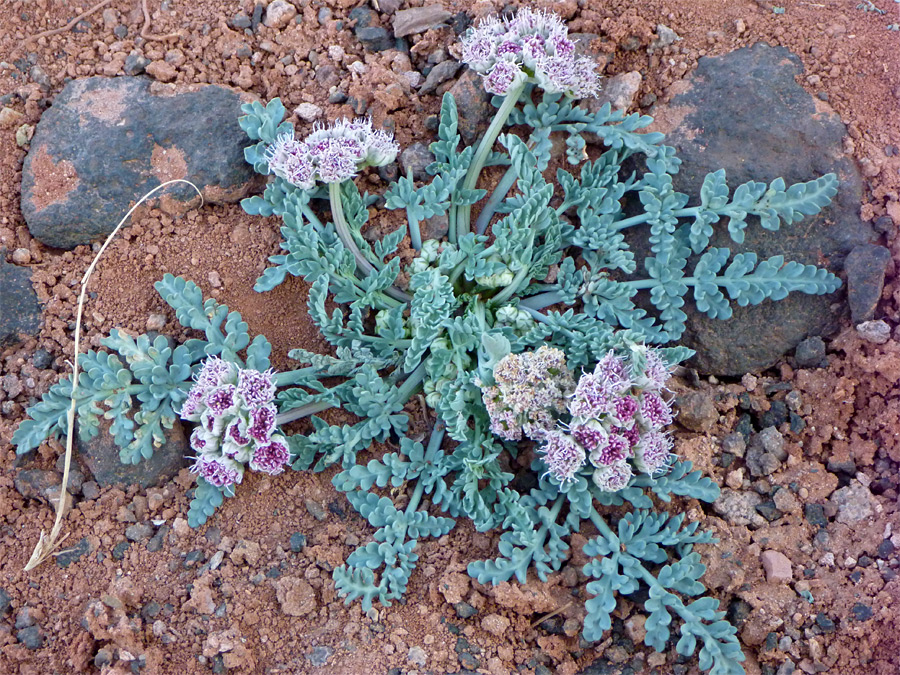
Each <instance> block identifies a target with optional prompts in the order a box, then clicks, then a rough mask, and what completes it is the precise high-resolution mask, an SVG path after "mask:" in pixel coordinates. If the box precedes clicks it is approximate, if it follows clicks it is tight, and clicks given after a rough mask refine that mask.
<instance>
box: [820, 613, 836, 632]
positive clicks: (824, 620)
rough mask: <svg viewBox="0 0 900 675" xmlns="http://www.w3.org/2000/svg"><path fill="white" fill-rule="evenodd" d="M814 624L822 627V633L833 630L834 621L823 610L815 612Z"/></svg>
mask: <svg viewBox="0 0 900 675" xmlns="http://www.w3.org/2000/svg"><path fill="white" fill-rule="evenodd" d="M816 624H817V625H818V626H819V628H821V629H822V632H823V633H833V632H834V628H835V626H834V621H832V620H831V619H830V618H829V617H828V615H827V614H825V613H824V612H819V613H818V614H816Z"/></svg>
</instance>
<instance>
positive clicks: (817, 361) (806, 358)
mask: <svg viewBox="0 0 900 675" xmlns="http://www.w3.org/2000/svg"><path fill="white" fill-rule="evenodd" d="M794 360H795V361H796V362H797V366H798V367H800V368H821V367H824V366H827V365H828V360H827V359H826V358H825V341H824V340H822V338H820V337H819V336H818V335H814V336H812V337H808V338H806V339H805V340H803V342H801V343H800V344H798V345H797V348H796V349H795V350H794Z"/></svg>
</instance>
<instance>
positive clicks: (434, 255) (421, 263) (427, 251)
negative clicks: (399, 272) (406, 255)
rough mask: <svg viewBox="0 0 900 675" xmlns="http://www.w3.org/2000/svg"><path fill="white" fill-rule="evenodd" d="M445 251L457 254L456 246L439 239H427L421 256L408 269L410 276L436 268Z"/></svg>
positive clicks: (414, 259) (423, 244)
mask: <svg viewBox="0 0 900 675" xmlns="http://www.w3.org/2000/svg"><path fill="white" fill-rule="evenodd" d="M444 251H450V252H455V251H456V245H455V244H450V243H448V242H445V241H440V240H438V239H426V240H425V241H424V242H422V248H421V250H420V251H419V254H418V255H417V256H416V257H415V258H413V261H412V262H411V263H410V264H409V266H408V267H407V269H408V270H409V274H410V276H412V275H413V274H418V273H419V272H424V271H425V270H427V269H428V268H429V267H436V266H437V264H438V263H439V261H440V258H441V254H443V253H444Z"/></svg>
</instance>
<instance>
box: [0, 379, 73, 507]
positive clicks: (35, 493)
mask: <svg viewBox="0 0 900 675" xmlns="http://www.w3.org/2000/svg"><path fill="white" fill-rule="evenodd" d="M7 377H9V376H7ZM4 379H5V378H4ZM4 388H5V389H6V387H4ZM7 391H8V390H7ZM11 396H12V395H11ZM61 480H62V476H60V474H58V473H57V472H56V471H47V470H44V469H20V470H18V471H16V475H15V478H14V479H13V484H14V485H15V487H16V491H17V492H18V493H19V494H20V495H22V496H23V497H25V499H43V500H46V496H45V493H46V492H47V490H49V489H52V488H58V487H59V485H60V481H61Z"/></svg>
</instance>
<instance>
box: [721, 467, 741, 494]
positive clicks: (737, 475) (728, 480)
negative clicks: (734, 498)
mask: <svg viewBox="0 0 900 675" xmlns="http://www.w3.org/2000/svg"><path fill="white" fill-rule="evenodd" d="M743 484H744V469H743V468H740V469H735V470H734V471H729V472H728V475H727V476H725V485H727V486H728V487H730V488H731V489H732V490H740V489H741V486H742V485H743Z"/></svg>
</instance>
